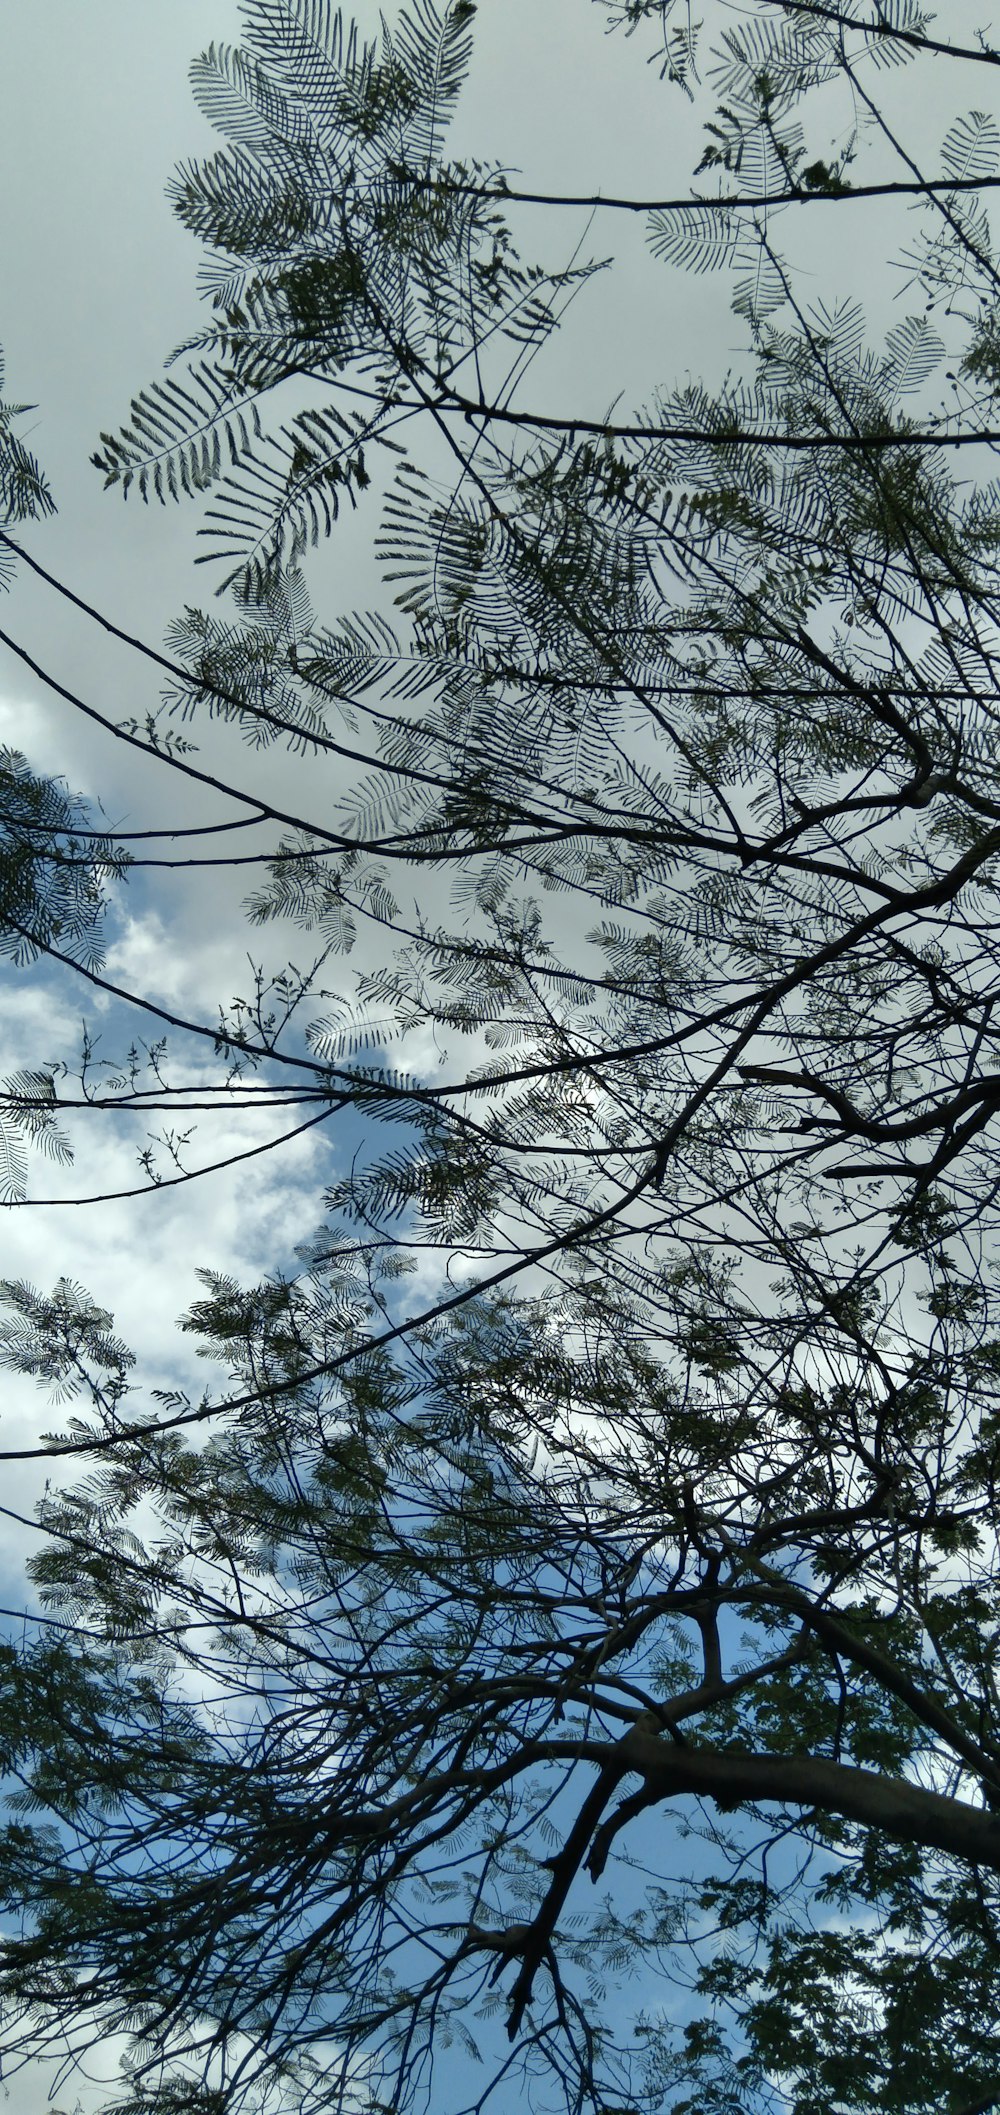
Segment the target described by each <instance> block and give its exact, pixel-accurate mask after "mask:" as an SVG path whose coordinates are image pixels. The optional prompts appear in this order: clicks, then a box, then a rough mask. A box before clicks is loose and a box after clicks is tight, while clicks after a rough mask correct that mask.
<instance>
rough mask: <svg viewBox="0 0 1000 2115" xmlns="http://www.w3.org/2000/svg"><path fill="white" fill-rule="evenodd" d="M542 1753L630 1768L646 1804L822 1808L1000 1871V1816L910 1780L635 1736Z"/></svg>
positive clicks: (553, 1746)
mask: <svg viewBox="0 0 1000 2115" xmlns="http://www.w3.org/2000/svg"><path fill="white" fill-rule="evenodd" d="M541 1752H542V1753H543V1754H544V1755H545V1756H547V1757H551V1758H552V1759H553V1760H554V1761H555V1760H558V1761H569V1760H572V1759H575V1760H576V1761H579V1762H590V1763H592V1764H593V1765H594V1766H595V1767H596V1768H597V1769H599V1770H606V1769H608V1768H609V1767H611V1766H612V1764H613V1763H617V1764H618V1765H619V1766H620V1765H621V1763H622V1762H624V1764H625V1766H626V1768H627V1769H629V1770H633V1771H635V1772H636V1773H637V1775H639V1776H640V1777H642V1778H643V1779H644V1781H645V1789H646V1794H647V1798H646V1804H647V1805H648V1806H652V1805H654V1804H655V1803H656V1802H657V1801H658V1800H661V1799H676V1798H677V1797H678V1795H679V1794H681V1793H690V1794H691V1795H692V1796H693V1797H695V1798H700V1799H711V1800H713V1801H714V1802H715V1804H716V1805H717V1806H720V1807H736V1806H743V1805H746V1804H748V1803H753V1804H755V1805H756V1804H758V1803H760V1802H763V1803H765V1804H767V1803H770V1802H774V1803H776V1804H777V1805H779V1806H793V1807H795V1806H797V1807H804V1808H807V1809H814V1808H816V1809H818V1810H819V1811H820V1812H821V1813H825V1814H831V1815H839V1816H840V1817H841V1818H842V1819H843V1820H844V1821H856V1822H860V1824H861V1826H862V1827H863V1828H872V1829H881V1830H882V1831H883V1832H884V1834H885V1835H887V1836H892V1837H894V1838H895V1839H896V1840H897V1841H898V1842H900V1843H917V1844H920V1845H921V1846H922V1847H923V1848H924V1849H927V1850H939V1851H946V1852H948V1853H949V1854H950V1856H951V1857H953V1858H961V1859H963V1860H965V1861H966V1862H967V1863H969V1864H970V1865H981V1866H985V1867H987V1868H988V1869H989V1870H990V1871H991V1872H1000V1814H994V1813H991V1812H990V1811H989V1810H988V1809H986V1808H983V1807H973V1806H970V1805H969V1804H968V1802H967V1801H965V1800H962V1799H950V1798H948V1797H947V1796H946V1795H945V1794H944V1793H941V1792H928V1791H925V1790H924V1788H923V1786H922V1785H914V1784H908V1783H907V1781H906V1780H905V1778H901V1777H883V1776H881V1775H880V1774H879V1773H878V1772H877V1771H875V1770H862V1769H857V1768H854V1767H853V1766H852V1765H851V1764H849V1763H838V1762H830V1761H828V1759H827V1758H826V1757H825V1756H819V1755H759V1754H756V1755H755V1754H751V1753H749V1752H748V1751H747V1750H745V1749H741V1748H723V1749H715V1748H692V1747H678V1746H675V1744H674V1743H673V1742H672V1741H669V1742H668V1741H666V1740H662V1739H660V1738H659V1737H658V1736H657V1735H655V1734H650V1733H644V1732H639V1731H635V1730H633V1731H632V1732H630V1733H627V1734H626V1735H625V1736H624V1738H623V1739H622V1740H621V1741H618V1742H616V1743H614V1744H611V1743H608V1742H605V1741H552V1742H546V1743H545V1745H544V1748H543V1749H542V1751H541Z"/></svg>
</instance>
